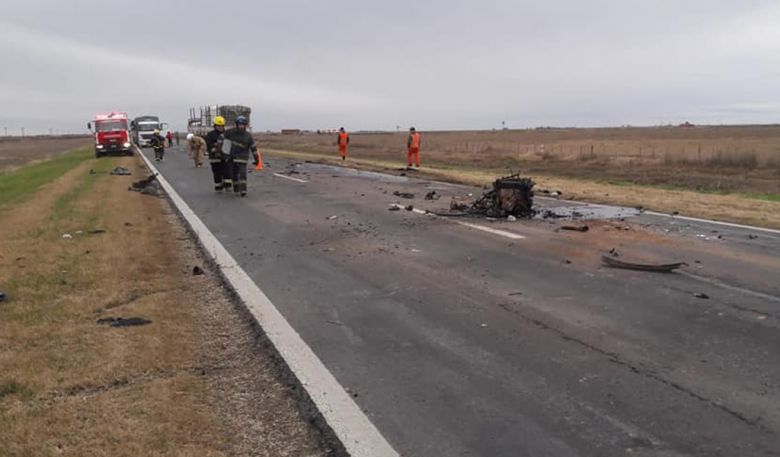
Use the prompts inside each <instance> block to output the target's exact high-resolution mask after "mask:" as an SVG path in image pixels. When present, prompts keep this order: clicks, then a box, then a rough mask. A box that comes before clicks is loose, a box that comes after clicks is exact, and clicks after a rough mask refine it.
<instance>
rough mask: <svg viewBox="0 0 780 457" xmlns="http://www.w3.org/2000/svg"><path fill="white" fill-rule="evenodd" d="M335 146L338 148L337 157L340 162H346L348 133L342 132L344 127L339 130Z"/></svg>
mask: <svg viewBox="0 0 780 457" xmlns="http://www.w3.org/2000/svg"><path fill="white" fill-rule="evenodd" d="M336 144H337V145H338V147H339V155H340V156H341V160H347V145H349V133H347V132H346V130H344V127H341V128H340V129H339V135H338V137H337V138H336Z"/></svg>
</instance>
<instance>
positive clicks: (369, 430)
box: [138, 150, 399, 457]
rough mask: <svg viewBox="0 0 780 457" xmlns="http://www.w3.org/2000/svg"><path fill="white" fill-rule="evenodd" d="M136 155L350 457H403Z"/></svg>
mask: <svg viewBox="0 0 780 457" xmlns="http://www.w3.org/2000/svg"><path fill="white" fill-rule="evenodd" d="M138 154H139V155H140V156H141V158H142V159H143V160H144V162H146V166H147V167H148V169H149V171H151V172H152V173H156V174H158V177H157V180H158V181H159V182H160V185H161V186H162V188H163V189H164V190H165V191H166V192H167V193H168V196H169V197H170V199H171V201H172V202H173V204H174V205H175V206H176V208H178V210H179V212H180V213H181V215H182V217H184V219H185V220H186V221H187V223H188V224H189V226H190V228H191V229H192V231H193V232H194V233H195V235H196V236H197V237H198V240H199V241H200V243H201V245H202V246H203V249H204V250H205V251H206V253H208V255H209V256H211V258H212V259H213V260H214V262H215V263H216V264H217V265H218V266H219V268H220V269H221V270H222V274H223V275H224V276H225V279H226V280H227V281H228V283H229V284H230V286H231V287H233V289H234V290H235V292H236V294H238V296H239V297H240V298H241V300H242V301H243V302H244V305H245V306H246V307H247V309H248V310H249V312H250V313H251V314H252V316H253V317H254V319H255V320H256V321H257V323H258V324H259V325H260V327H261V328H262V329H263V331H264V332H265V333H266V335H267V336H268V339H269V340H271V343H273V345H274V347H275V348H276V350H277V351H278V352H279V354H280V355H281V356H282V357H283V358H284V360H285V362H286V363H287V365H288V366H289V368H290V370H291V371H292V372H293V374H294V375H295V377H296V378H297V379H298V381H299V382H300V383H301V385H302V386H303V388H304V389H306V392H307V393H308V394H309V397H311V399H312V401H313V402H314V405H315V406H316V407H317V409H318V410H319V412H320V413H321V414H322V416H323V418H324V419H325V421H326V422H327V423H328V425H329V426H330V427H331V429H333V431H334V433H335V434H336V436H337V437H338V439H339V440H340V441H341V443H342V444H343V445H344V448H345V449H346V450H347V452H348V453H349V455H351V456H352V457H399V454H398V452H396V451H395V450H394V449H393V448H392V446H390V444H389V443H388V442H387V440H385V438H384V437H383V436H382V434H381V433H380V432H379V430H377V428H376V427H375V426H374V424H372V423H371V421H370V420H369V419H368V417H366V415H365V414H364V413H363V411H361V410H360V407H359V406H358V405H357V404H356V403H355V402H354V400H353V399H352V397H350V396H349V394H347V392H346V391H345V390H344V388H343V387H342V386H341V384H339V382H338V381H337V380H336V378H335V377H334V376H333V374H332V373H331V372H330V371H329V370H328V369H327V368H326V367H325V365H324V364H323V363H322V361H321V360H320V359H319V357H317V355H316V354H315V353H314V351H312V350H311V348H310V347H309V346H308V345H307V344H306V342H305V341H303V339H302V338H301V336H300V335H299V334H298V332H296V331H295V329H294V328H293V327H292V326H291V325H290V324H289V322H287V319H285V318H284V316H283V315H282V314H281V313H280V312H279V310H278V309H277V308H276V307H275V306H274V304H273V303H271V301H270V300H269V299H268V297H267V296H266V295H265V294H264V293H263V291H262V290H260V288H259V287H258V286H257V284H255V282H254V281H253V280H252V278H250V277H249V275H248V274H247V273H246V272H245V271H244V269H243V268H241V266H240V265H239V264H238V262H236V261H235V259H234V258H233V256H231V255H230V253H229V252H228V251H227V250H226V249H225V247H224V246H222V243H220V242H219V240H217V238H216V237H215V236H214V235H213V234H212V233H211V231H210V230H209V229H208V227H206V225H205V224H204V223H203V221H201V220H200V218H199V217H198V216H197V215H196V214H195V213H194V212H193V211H192V209H191V208H190V207H189V205H187V203H186V202H185V201H184V200H183V199H182V198H181V197H180V196H179V194H178V193H177V192H176V191H175V190H174V189H173V187H172V186H171V185H170V184H169V183H168V181H167V180H166V179H165V177H163V176H162V175H160V174H159V172H158V171H157V169H156V168H155V166H154V165H153V164H152V162H151V161H149V159H147V158H146V156H144V155H143V154H142V153H141V151H140V150H139V151H138Z"/></svg>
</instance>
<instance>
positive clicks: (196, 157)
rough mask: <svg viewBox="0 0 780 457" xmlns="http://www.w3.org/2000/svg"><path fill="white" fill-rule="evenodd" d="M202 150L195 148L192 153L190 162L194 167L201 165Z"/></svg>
mask: <svg viewBox="0 0 780 457" xmlns="http://www.w3.org/2000/svg"><path fill="white" fill-rule="evenodd" d="M203 155H204V153H203V148H195V149H194V150H193V151H192V160H193V161H194V162H195V166H196V167H200V166H202V165H203Z"/></svg>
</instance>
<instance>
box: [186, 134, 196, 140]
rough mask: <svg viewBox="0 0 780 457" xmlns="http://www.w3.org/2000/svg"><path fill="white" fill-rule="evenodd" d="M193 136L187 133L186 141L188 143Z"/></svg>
mask: <svg viewBox="0 0 780 457" xmlns="http://www.w3.org/2000/svg"><path fill="white" fill-rule="evenodd" d="M194 136H195V135H193V134H192V133H188V134H187V141H190V140H191V139H192V137H194Z"/></svg>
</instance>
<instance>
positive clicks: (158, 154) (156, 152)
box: [154, 148, 165, 160]
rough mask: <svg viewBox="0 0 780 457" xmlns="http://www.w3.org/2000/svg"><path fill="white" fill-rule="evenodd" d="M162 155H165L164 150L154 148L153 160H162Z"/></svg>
mask: <svg viewBox="0 0 780 457" xmlns="http://www.w3.org/2000/svg"><path fill="white" fill-rule="evenodd" d="M164 154H165V148H154V158H155V159H157V160H162V159H163V155H164Z"/></svg>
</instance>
